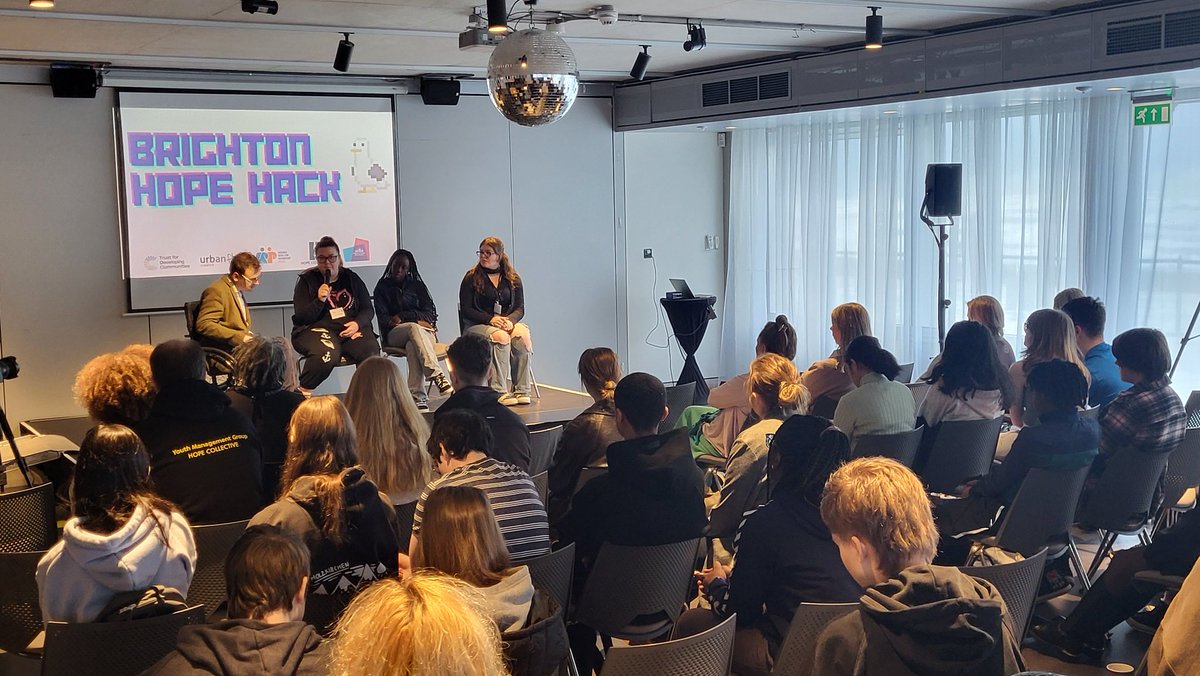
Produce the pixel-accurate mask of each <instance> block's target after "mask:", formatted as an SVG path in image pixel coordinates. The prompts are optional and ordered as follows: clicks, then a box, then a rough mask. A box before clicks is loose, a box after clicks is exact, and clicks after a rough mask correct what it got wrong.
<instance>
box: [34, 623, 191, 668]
mask: <svg viewBox="0 0 1200 676" xmlns="http://www.w3.org/2000/svg"><path fill="white" fill-rule="evenodd" d="M203 623H204V608H203V607H202V606H192V607H191V608H185V609H183V610H180V611H178V612H175V613H172V614H170V615H161V616H159V617H151V618H147V619H144V620H132V621H128V622H84V623H67V622H49V623H47V624H46V648H45V654H44V655H43V657H42V676H77V675H78V674H104V675H105V676H136V675H137V674H140V673H142V672H143V671H145V670H147V669H149V668H150V667H152V666H154V663H155V662H157V661H159V660H160V659H162V658H163V657H165V656H166V655H167V653H169V652H171V651H172V650H174V649H175V637H176V635H178V634H179V630H180V629H181V628H183V627H184V626H185V625H188V624H203Z"/></svg>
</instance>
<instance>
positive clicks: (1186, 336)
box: [1167, 301, 1200, 378]
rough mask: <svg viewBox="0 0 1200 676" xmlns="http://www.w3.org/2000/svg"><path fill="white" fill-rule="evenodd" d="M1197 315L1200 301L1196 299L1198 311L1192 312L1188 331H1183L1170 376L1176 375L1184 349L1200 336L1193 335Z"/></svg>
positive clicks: (1168, 375)
mask: <svg viewBox="0 0 1200 676" xmlns="http://www.w3.org/2000/svg"><path fill="white" fill-rule="evenodd" d="M1196 317H1200V301H1196V311H1195V312H1193V313H1192V321H1191V322H1189V323H1188V327H1187V331H1184V332H1183V338H1182V339H1180V341H1179V351H1178V352H1176V353H1175V361H1174V362H1172V363H1171V371H1170V373H1168V374H1167V377H1168V378H1174V377H1175V369H1177V368H1179V360H1180V359H1182V358H1183V350H1184V348H1186V347H1187V344H1188V343H1190V342H1192V341H1193V340H1195V339H1197V338H1200V336H1194V335H1192V329H1194V328H1196Z"/></svg>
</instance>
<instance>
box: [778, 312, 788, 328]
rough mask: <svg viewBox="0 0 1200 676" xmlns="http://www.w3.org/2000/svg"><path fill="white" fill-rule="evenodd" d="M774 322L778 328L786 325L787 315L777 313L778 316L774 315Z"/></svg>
mask: <svg viewBox="0 0 1200 676" xmlns="http://www.w3.org/2000/svg"><path fill="white" fill-rule="evenodd" d="M775 323H776V324H778V325H779V327H780V328H783V327H784V326H785V325H787V323H788V318H787V315H778V316H776V317H775Z"/></svg>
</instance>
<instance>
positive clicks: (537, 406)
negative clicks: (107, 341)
mask: <svg viewBox="0 0 1200 676" xmlns="http://www.w3.org/2000/svg"><path fill="white" fill-rule="evenodd" d="M539 387H540V389H541V391H542V396H541V398H540V399H538V398H534V400H533V403H532V404H529V405H528V406H513V407H512V410H513V412H514V413H516V414H517V415H519V416H521V418H522V419H524V420H525V424H526V425H529V426H530V427H535V426H545V425H553V424H555V423H565V422H567V421H569V420H571V419H572V418H574V417H575V416H577V415H579V414H580V413H582V412H583V409H585V408H587V407H588V406H591V405H592V398H591V397H589V396H588V395H586V394H584V393H582V392H577V391H575V390H568V389H566V388H562V387H555V386H553V385H541V384H539ZM334 396H337V397H339V398H340V397H341V396H342V395H334ZM443 401H445V399H443V398H436V399H430V400H429V405H430V408H431V409H433V410H437V407H438V406H440V405H441V403H442V402H443ZM432 415H433V413H432V411H431V412H430V413H428V414H426V416H427V419H430V420H432ZM92 426H93V423H92V421H91V419H90V418H88V417H87V416H70V417H63V418H38V419H34V420H26V421H25V422H22V423H21V432H20V433H21V434H58V435H61V436H64V437H66V438H67V439H70V440H71V441H73V442H75V444H76V445H78V444H80V443H81V442H83V437H84V435H85V434H87V431H88V430H90V429H91V428H92Z"/></svg>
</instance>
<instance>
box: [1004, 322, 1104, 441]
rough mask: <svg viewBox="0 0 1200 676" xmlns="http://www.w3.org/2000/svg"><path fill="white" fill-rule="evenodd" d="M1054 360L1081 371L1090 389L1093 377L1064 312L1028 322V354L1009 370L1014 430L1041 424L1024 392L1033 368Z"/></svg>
mask: <svg viewBox="0 0 1200 676" xmlns="http://www.w3.org/2000/svg"><path fill="white" fill-rule="evenodd" d="M1051 359H1062V360H1064V361H1069V362H1071V363H1072V364H1074V365H1075V366H1077V367H1079V370H1080V372H1082V373H1083V377H1084V378H1086V379H1087V381H1088V384H1089V386H1090V385H1091V382H1092V374H1091V372H1089V371H1088V369H1087V365H1086V364H1084V362H1083V356H1082V355H1080V353H1079V345H1078V344H1077V343H1076V342H1075V324H1074V322H1072V321H1071V318H1070V317H1069V316H1067V314H1066V313H1065V312H1063V311H1062V310H1051V309H1043V310H1037V311H1035V312H1034V313H1033V314H1031V315H1029V318H1028V319H1026V320H1025V351H1024V352H1022V353H1021V360H1020V361H1018V362H1016V363H1014V364H1013V365H1012V366H1011V367H1009V369H1008V375H1009V376H1010V377H1011V378H1012V383H1013V401H1012V405H1011V406H1010V408H1009V410H1008V417H1009V418H1010V419H1011V420H1012V424H1013V427H1024V426H1025V425H1036V424H1037V423H1038V412H1037V410H1036V409H1034V408H1033V407H1032V406H1031V404H1032V400H1031V399H1030V398H1029V397H1028V396H1027V394H1028V393H1027V392H1026V391H1025V389H1026V384H1027V383H1028V379H1029V371H1030V370H1032V369H1033V366H1034V364H1040V363H1041V362H1044V361H1050V360H1051Z"/></svg>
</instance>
